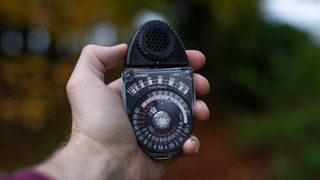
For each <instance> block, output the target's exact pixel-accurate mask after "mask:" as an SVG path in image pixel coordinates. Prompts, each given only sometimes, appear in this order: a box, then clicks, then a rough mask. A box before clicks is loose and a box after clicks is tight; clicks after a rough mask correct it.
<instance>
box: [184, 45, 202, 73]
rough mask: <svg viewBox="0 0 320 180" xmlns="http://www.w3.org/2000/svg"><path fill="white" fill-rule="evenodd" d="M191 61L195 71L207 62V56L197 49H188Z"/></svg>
mask: <svg viewBox="0 0 320 180" xmlns="http://www.w3.org/2000/svg"><path fill="white" fill-rule="evenodd" d="M186 53H187V56H188V61H189V66H190V67H192V69H193V70H194V71H196V70H199V69H200V68H202V66H203V65H204V64H205V62H206V57H205V56H204V54H203V53H202V52H200V51H197V50H187V51H186Z"/></svg>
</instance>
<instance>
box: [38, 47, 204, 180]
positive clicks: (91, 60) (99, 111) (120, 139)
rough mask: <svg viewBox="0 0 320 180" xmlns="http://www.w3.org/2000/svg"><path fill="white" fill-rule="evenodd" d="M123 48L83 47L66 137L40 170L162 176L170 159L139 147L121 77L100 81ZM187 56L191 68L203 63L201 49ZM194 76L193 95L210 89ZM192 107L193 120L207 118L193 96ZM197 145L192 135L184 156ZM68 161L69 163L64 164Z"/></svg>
mask: <svg viewBox="0 0 320 180" xmlns="http://www.w3.org/2000/svg"><path fill="white" fill-rule="evenodd" d="M126 53H127V45H125V44H121V45H117V46H113V47H102V46H95V45H88V46H86V47H85V48H84V49H83V51H82V53H81V56H80V58H79V60H78V62H77V65H76V67H75V69H74V71H73V73H72V75H71V77H70V79H69V82H68V84H67V93H68V97H69V101H70V104H71V109H72V117H73V121H72V122H73V123H72V133H71V138H70V141H69V142H68V144H67V145H66V147H64V148H63V149H62V150H61V151H59V152H57V153H56V155H54V156H53V158H51V160H49V161H47V162H46V163H44V164H43V165H40V166H39V167H38V168H37V169H38V170H39V171H42V172H44V173H47V174H48V175H50V176H51V177H54V178H58V179H60V178H61V179H65V177H69V178H67V179H77V177H81V179H107V178H112V179H159V178H160V177H161V175H162V174H163V172H164V170H165V169H166V167H167V166H168V161H155V160H153V159H151V158H149V157H148V156H147V155H146V154H145V153H144V152H143V150H142V149H141V148H140V147H139V145H138V143H137V141H136V139H135V135H134V133H133V130H132V126H131V124H130V121H129V119H128V115H127V113H126V111H125V108H124V105H123V103H122V102H123V101H122V99H121V94H120V90H121V79H117V80H115V81H113V82H111V83H110V84H108V85H106V84H105V83H104V79H105V71H106V70H108V69H111V68H113V67H114V66H116V65H118V64H119V63H120V62H121V60H122V59H124V57H125V55H126ZM187 55H188V59H189V64H190V66H191V67H192V68H193V69H194V70H197V69H199V68H201V67H202V66H203V65H204V63H205V57H204V56H203V54H202V53H200V52H198V51H187ZM194 81H195V89H196V94H197V95H204V94H207V93H208V91H209V83H208V81H207V80H206V79H205V78H204V77H202V76H201V75H199V74H197V73H195V74H194ZM194 108H195V111H194V112H195V118H196V119H198V120H202V121H205V120H208V119H209V111H208V108H207V106H206V105H205V103H204V102H203V101H201V100H197V101H196V104H195V107H194ZM199 148H200V144H199V141H198V139H197V138H196V137H195V136H191V137H190V138H189V139H188V140H187V141H186V143H185V144H184V146H183V148H182V150H183V154H185V155H195V154H196V153H197V152H198V151H199ZM61 161H64V162H63V163H60V162H61ZM71 162H72V163H71ZM68 163H69V164H70V165H66V164H68ZM71 164H72V165H71ZM70 166H71V167H70ZM89 168H90V169H89ZM57 171H58V172H57ZM61 171H62V173H61ZM72 173H74V174H76V175H74V174H72ZM58 174H59V175H58Z"/></svg>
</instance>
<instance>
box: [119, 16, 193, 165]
mask: <svg viewBox="0 0 320 180" xmlns="http://www.w3.org/2000/svg"><path fill="white" fill-rule="evenodd" d="M187 65H188V59H187V55H186V52H185V49H184V46H183V44H182V42H181V40H180V38H179V37H178V35H177V34H176V32H175V31H174V30H173V29H172V28H171V27H170V26H169V25H168V24H167V23H165V22H163V21H158V20H155V21H149V22H147V23H145V24H143V25H142V26H140V27H139V28H138V30H137V32H136V33H135V35H134V36H133V38H132V40H131V42H130V45H129V50H128V54H127V57H126V61H125V70H124V72H123V74H122V79H123V88H122V96H123V99H124V103H125V106H126V108H127V112H128V115H129V118H130V121H131V124H132V127H133V130H134V133H135V135H136V139H137V141H138V143H139V144H140V146H141V147H142V149H143V150H144V151H145V152H146V153H147V154H148V155H149V156H151V157H152V158H154V159H168V158H171V157H172V156H173V155H176V154H177V153H178V152H179V151H180V150H181V147H182V145H183V144H184V143H185V141H186V140H187V139H188V138H189V137H190V135H191V132H192V125H193V105H194V100H195V95H194V84H193V72H192V68H190V67H186V66H187Z"/></svg>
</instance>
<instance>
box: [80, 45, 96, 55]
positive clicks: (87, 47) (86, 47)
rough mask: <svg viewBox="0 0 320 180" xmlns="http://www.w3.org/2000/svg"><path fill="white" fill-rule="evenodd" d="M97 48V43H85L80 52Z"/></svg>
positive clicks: (88, 51) (83, 52) (89, 51)
mask: <svg viewBox="0 0 320 180" xmlns="http://www.w3.org/2000/svg"><path fill="white" fill-rule="evenodd" d="M96 48H97V45H94V44H87V45H85V46H84V47H83V48H82V52H81V53H82V54H87V53H92V52H93V51H94V50H95V49H96Z"/></svg>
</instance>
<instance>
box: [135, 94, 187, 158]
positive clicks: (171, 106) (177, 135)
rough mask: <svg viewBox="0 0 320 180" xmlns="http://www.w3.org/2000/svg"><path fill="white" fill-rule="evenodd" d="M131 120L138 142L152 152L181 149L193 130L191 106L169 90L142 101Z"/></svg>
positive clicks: (136, 107)
mask: <svg viewBox="0 0 320 180" xmlns="http://www.w3.org/2000/svg"><path fill="white" fill-rule="evenodd" d="M131 119H132V125H133V129H134V132H135V134H136V137H137V140H138V142H139V143H140V145H142V146H143V147H144V148H146V149H148V150H150V151H152V152H159V153H161V152H170V151H174V150H176V149H178V148H180V147H181V146H182V145H183V144H184V142H185V141H186V140H187V139H188V137H189V136H190V134H191V130H192V128H191V127H192V113H191V108H190V105H189V104H187V103H186V101H185V100H184V99H183V97H181V96H180V95H178V94H177V93H175V92H173V91H169V90H156V91H152V92H150V93H149V94H147V95H145V96H144V97H143V98H141V99H140V100H139V101H138V103H137V104H136V106H135V109H134V111H133V113H132V117H131Z"/></svg>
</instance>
